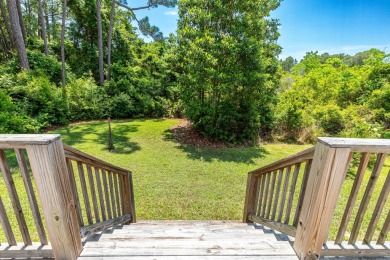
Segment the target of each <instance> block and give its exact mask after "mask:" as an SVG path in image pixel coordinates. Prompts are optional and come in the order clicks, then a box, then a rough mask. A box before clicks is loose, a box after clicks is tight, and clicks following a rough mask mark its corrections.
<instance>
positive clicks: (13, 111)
mask: <svg viewBox="0 0 390 260" xmlns="http://www.w3.org/2000/svg"><path fill="white" fill-rule="evenodd" d="M0 100H1V102H0V133H2V134H13V133H37V132H38V129H39V127H40V126H39V124H38V123H37V122H36V121H35V120H33V119H31V118H29V117H27V116H26V115H23V114H22V113H20V112H19V111H18V108H17V107H16V105H15V104H14V103H13V102H12V99H11V97H10V96H8V95H7V94H6V93H5V92H4V91H3V90H1V89H0Z"/></svg>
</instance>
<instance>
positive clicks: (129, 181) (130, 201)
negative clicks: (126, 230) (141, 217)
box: [122, 172, 137, 223]
mask: <svg viewBox="0 0 390 260" xmlns="http://www.w3.org/2000/svg"><path fill="white" fill-rule="evenodd" d="M122 178H123V181H122V192H123V200H124V202H123V205H124V207H123V211H124V212H123V214H130V215H131V220H130V223H135V222H136V221H137V218H136V215H135V205H134V190H133V178H132V174H131V172H128V174H127V175H123V176H122Z"/></svg>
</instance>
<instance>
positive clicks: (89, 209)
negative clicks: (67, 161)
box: [77, 162, 93, 225]
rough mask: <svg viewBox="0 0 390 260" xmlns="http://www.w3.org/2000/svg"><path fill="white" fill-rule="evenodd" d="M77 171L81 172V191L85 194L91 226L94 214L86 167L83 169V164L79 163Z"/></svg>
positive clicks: (86, 209) (85, 203) (86, 210)
mask: <svg viewBox="0 0 390 260" xmlns="http://www.w3.org/2000/svg"><path fill="white" fill-rule="evenodd" d="M77 169H78V171H79V177H80V184H81V191H82V193H83V198H84V205H85V212H86V213H87V220H88V224H89V225H91V224H92V223H93V220H92V213H91V205H90V203H89V195H88V189H87V183H86V182H85V174H84V167H83V164H82V163H81V162H77Z"/></svg>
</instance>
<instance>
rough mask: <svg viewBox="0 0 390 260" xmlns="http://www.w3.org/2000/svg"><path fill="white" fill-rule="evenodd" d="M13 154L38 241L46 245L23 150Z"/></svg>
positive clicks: (17, 150) (44, 233)
mask: <svg viewBox="0 0 390 260" xmlns="http://www.w3.org/2000/svg"><path fill="white" fill-rule="evenodd" d="M15 154H16V159H17V161H18V165H19V168H20V172H21V174H22V178H23V182H24V187H25V188H26V193H27V197H28V201H29V202H30V209H31V213H32V215H33V218H34V222H35V226H36V228H37V232H38V236H39V239H40V241H41V244H42V245H47V244H48V242H47V237H46V232H45V228H44V227H43V223H42V217H41V213H40V212H39V208H38V202H37V198H36V196H35V193H34V188H33V185H32V182H31V178H30V173H29V171H28V167H27V161H26V157H25V156H24V150H21V149H15Z"/></svg>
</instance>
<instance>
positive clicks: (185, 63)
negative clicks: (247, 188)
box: [178, 0, 280, 143]
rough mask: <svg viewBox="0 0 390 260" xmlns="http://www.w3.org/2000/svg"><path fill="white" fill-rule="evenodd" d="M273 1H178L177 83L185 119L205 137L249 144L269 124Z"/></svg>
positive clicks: (275, 76) (274, 23) (274, 70)
mask: <svg viewBox="0 0 390 260" xmlns="http://www.w3.org/2000/svg"><path fill="white" fill-rule="evenodd" d="M278 6H279V1H271V2H264V1H256V0H252V1H245V2H232V1H213V2H210V1H206V0H202V1H194V0H183V1H180V5H179V12H180V20H179V25H178V36H179V48H178V54H179V62H180V63H181V66H182V71H181V73H180V77H179V83H180V87H181V91H182V93H183V95H182V99H183V104H184V108H185V114H186V115H187V116H188V118H189V119H190V120H191V121H192V122H194V126H195V127H197V128H198V129H200V130H201V131H202V132H203V133H204V134H205V135H207V136H209V137H212V138H218V139H222V140H225V141H228V142H233V143H237V142H250V143H255V142H256V141H257V139H258V136H259V132H260V131H267V130H268V129H269V126H270V125H271V124H272V119H273V117H272V115H271V109H270V106H271V105H270V104H272V103H273V102H274V100H275V88H276V84H275V83H276V82H277V79H278V74H277V69H278V63H277V60H276V56H277V55H278V54H279V52H280V47H279V46H278V45H277V43H276V41H277V39H278V36H279V34H278V32H277V26H278V23H277V21H276V20H273V19H268V18H267V17H268V16H269V13H270V11H271V10H274V9H275V8H277V7H278Z"/></svg>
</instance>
